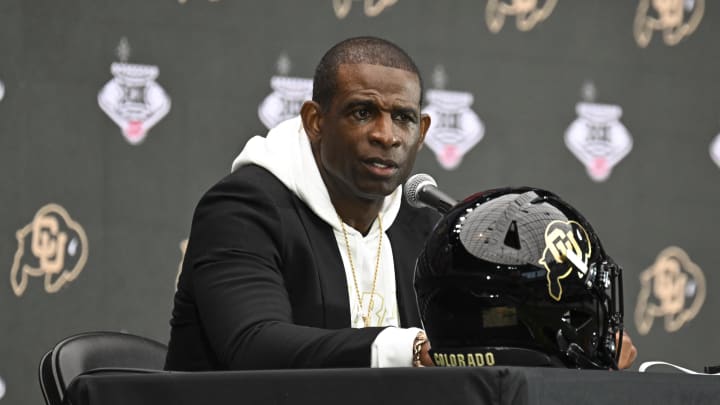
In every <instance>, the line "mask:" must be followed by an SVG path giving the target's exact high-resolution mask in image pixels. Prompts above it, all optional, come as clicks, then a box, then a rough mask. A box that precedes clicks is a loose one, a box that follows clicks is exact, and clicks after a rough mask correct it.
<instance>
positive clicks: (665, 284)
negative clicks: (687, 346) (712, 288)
mask: <svg viewBox="0 0 720 405" xmlns="http://www.w3.org/2000/svg"><path fill="white" fill-rule="evenodd" d="M640 282H641V284H642V287H641V289H640V293H639V294H638V300H637V306H636V307H635V325H636V326H637V329H638V332H639V333H640V334H641V335H647V334H648V332H650V328H651V327H652V324H653V321H654V320H655V318H659V317H663V318H664V319H665V330H666V331H667V332H675V331H677V330H678V329H680V328H681V327H682V326H683V325H684V324H685V322H688V321H690V320H691V319H693V318H695V316H696V315H697V314H698V312H699V311H700V308H702V305H703V302H704V301H705V276H704V275H703V272H702V269H700V267H698V265H697V264H695V263H693V261H692V260H691V259H690V257H689V256H688V254H687V253H685V251H684V250H682V249H681V248H679V247H675V246H671V247H668V248H666V249H665V250H663V251H662V252H660V254H659V255H658V257H657V259H655V263H654V264H653V265H652V266H650V267H649V268H648V269H646V270H645V271H643V272H642V273H641V274H640Z"/></svg>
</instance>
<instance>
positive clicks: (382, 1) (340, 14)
mask: <svg viewBox="0 0 720 405" xmlns="http://www.w3.org/2000/svg"><path fill="white" fill-rule="evenodd" d="M363 1H364V11H365V15H366V16H368V17H376V16H378V15H380V13H382V12H383V11H384V10H385V8H387V7H390V6H392V5H393V4H395V3H397V1H398V0H363ZM352 3H353V0H333V10H335V16H336V17H337V18H338V19H340V20H342V19H343V18H345V17H347V15H348V13H350V9H351V8H352Z"/></svg>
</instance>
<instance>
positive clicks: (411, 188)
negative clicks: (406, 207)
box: [404, 173, 457, 214]
mask: <svg viewBox="0 0 720 405" xmlns="http://www.w3.org/2000/svg"><path fill="white" fill-rule="evenodd" d="M404 188H405V199H406V200H407V202H408V203H409V204H410V205H411V206H412V207H415V208H422V207H430V208H434V209H436V210H437V211H438V212H440V213H441V214H445V213H446V212H448V211H450V209H451V208H452V207H453V206H455V204H457V201H455V199H453V198H451V197H449V196H448V195H447V194H445V193H443V192H442V191H440V190H439V189H438V188H437V183H436V182H435V179H433V178H432V177H431V176H430V175H429V174H425V173H418V174H415V175H413V176H411V177H410V178H409V179H408V180H407V181H406V182H405V187H404Z"/></svg>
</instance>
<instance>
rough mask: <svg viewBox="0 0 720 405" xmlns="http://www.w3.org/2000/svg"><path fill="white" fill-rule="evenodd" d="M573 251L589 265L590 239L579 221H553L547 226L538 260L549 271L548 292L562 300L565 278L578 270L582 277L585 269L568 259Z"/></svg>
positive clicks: (556, 299) (554, 297)
mask: <svg viewBox="0 0 720 405" xmlns="http://www.w3.org/2000/svg"><path fill="white" fill-rule="evenodd" d="M568 251H572V252H573V253H575V256H576V257H578V258H580V260H581V261H582V262H583V263H585V265H586V266H587V263H588V258H589V257H590V253H591V249H590V239H589V238H588V234H587V232H586V231H585V228H583V227H582V226H581V225H580V224H579V223H577V222H575V221H552V222H550V223H549V224H548V226H547V227H546V228H545V249H544V250H543V257H542V259H540V260H539V261H538V262H539V263H540V264H542V265H543V266H545V270H546V271H547V276H546V277H547V285H548V294H550V296H551V297H552V298H553V299H554V300H555V301H560V299H561V298H562V294H563V285H562V283H563V280H564V279H565V278H567V277H568V276H569V275H571V274H572V272H573V270H578V276H580V277H582V275H583V273H584V272H583V271H582V270H580V269H576V268H575V266H574V265H573V263H572V262H571V261H570V260H569V259H568V257H567V253H568Z"/></svg>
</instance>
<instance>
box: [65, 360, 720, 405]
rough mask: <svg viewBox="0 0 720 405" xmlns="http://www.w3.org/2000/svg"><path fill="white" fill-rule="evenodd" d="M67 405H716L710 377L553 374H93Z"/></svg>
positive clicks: (718, 391)
mask: <svg viewBox="0 0 720 405" xmlns="http://www.w3.org/2000/svg"><path fill="white" fill-rule="evenodd" d="M66 400H68V402H69V403H70V404H72V405H99V404H102V405H114V404H118V405H120V404H122V405H127V404H133V405H144V404H174V405H184V404H188V405H189V404H219V405H224V404H232V405H240V404H317V405H320V404H341V405H355V404H358V405H369V404H376V403H391V404H413V405H416V404H443V405H444V404H513V405H515V404H531V405H535V404H603V405H615V404H633V405H642V404H652V405H659V404H720V380H718V377H717V376H702V375H687V374H668V373H637V372H631V371H597V370H595V371H593V370H569V369H555V368H526V367H487V368H419V369H418V368H416V369H414V368H394V369H320V370H267V371H232V372H196V373H186V372H166V371H162V372H155V373H134V372H118V371H107V372H96V373H92V374H88V375H81V376H79V377H78V378H76V379H75V380H74V381H73V382H72V383H71V384H70V386H69V387H68V392H67V395H66Z"/></svg>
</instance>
